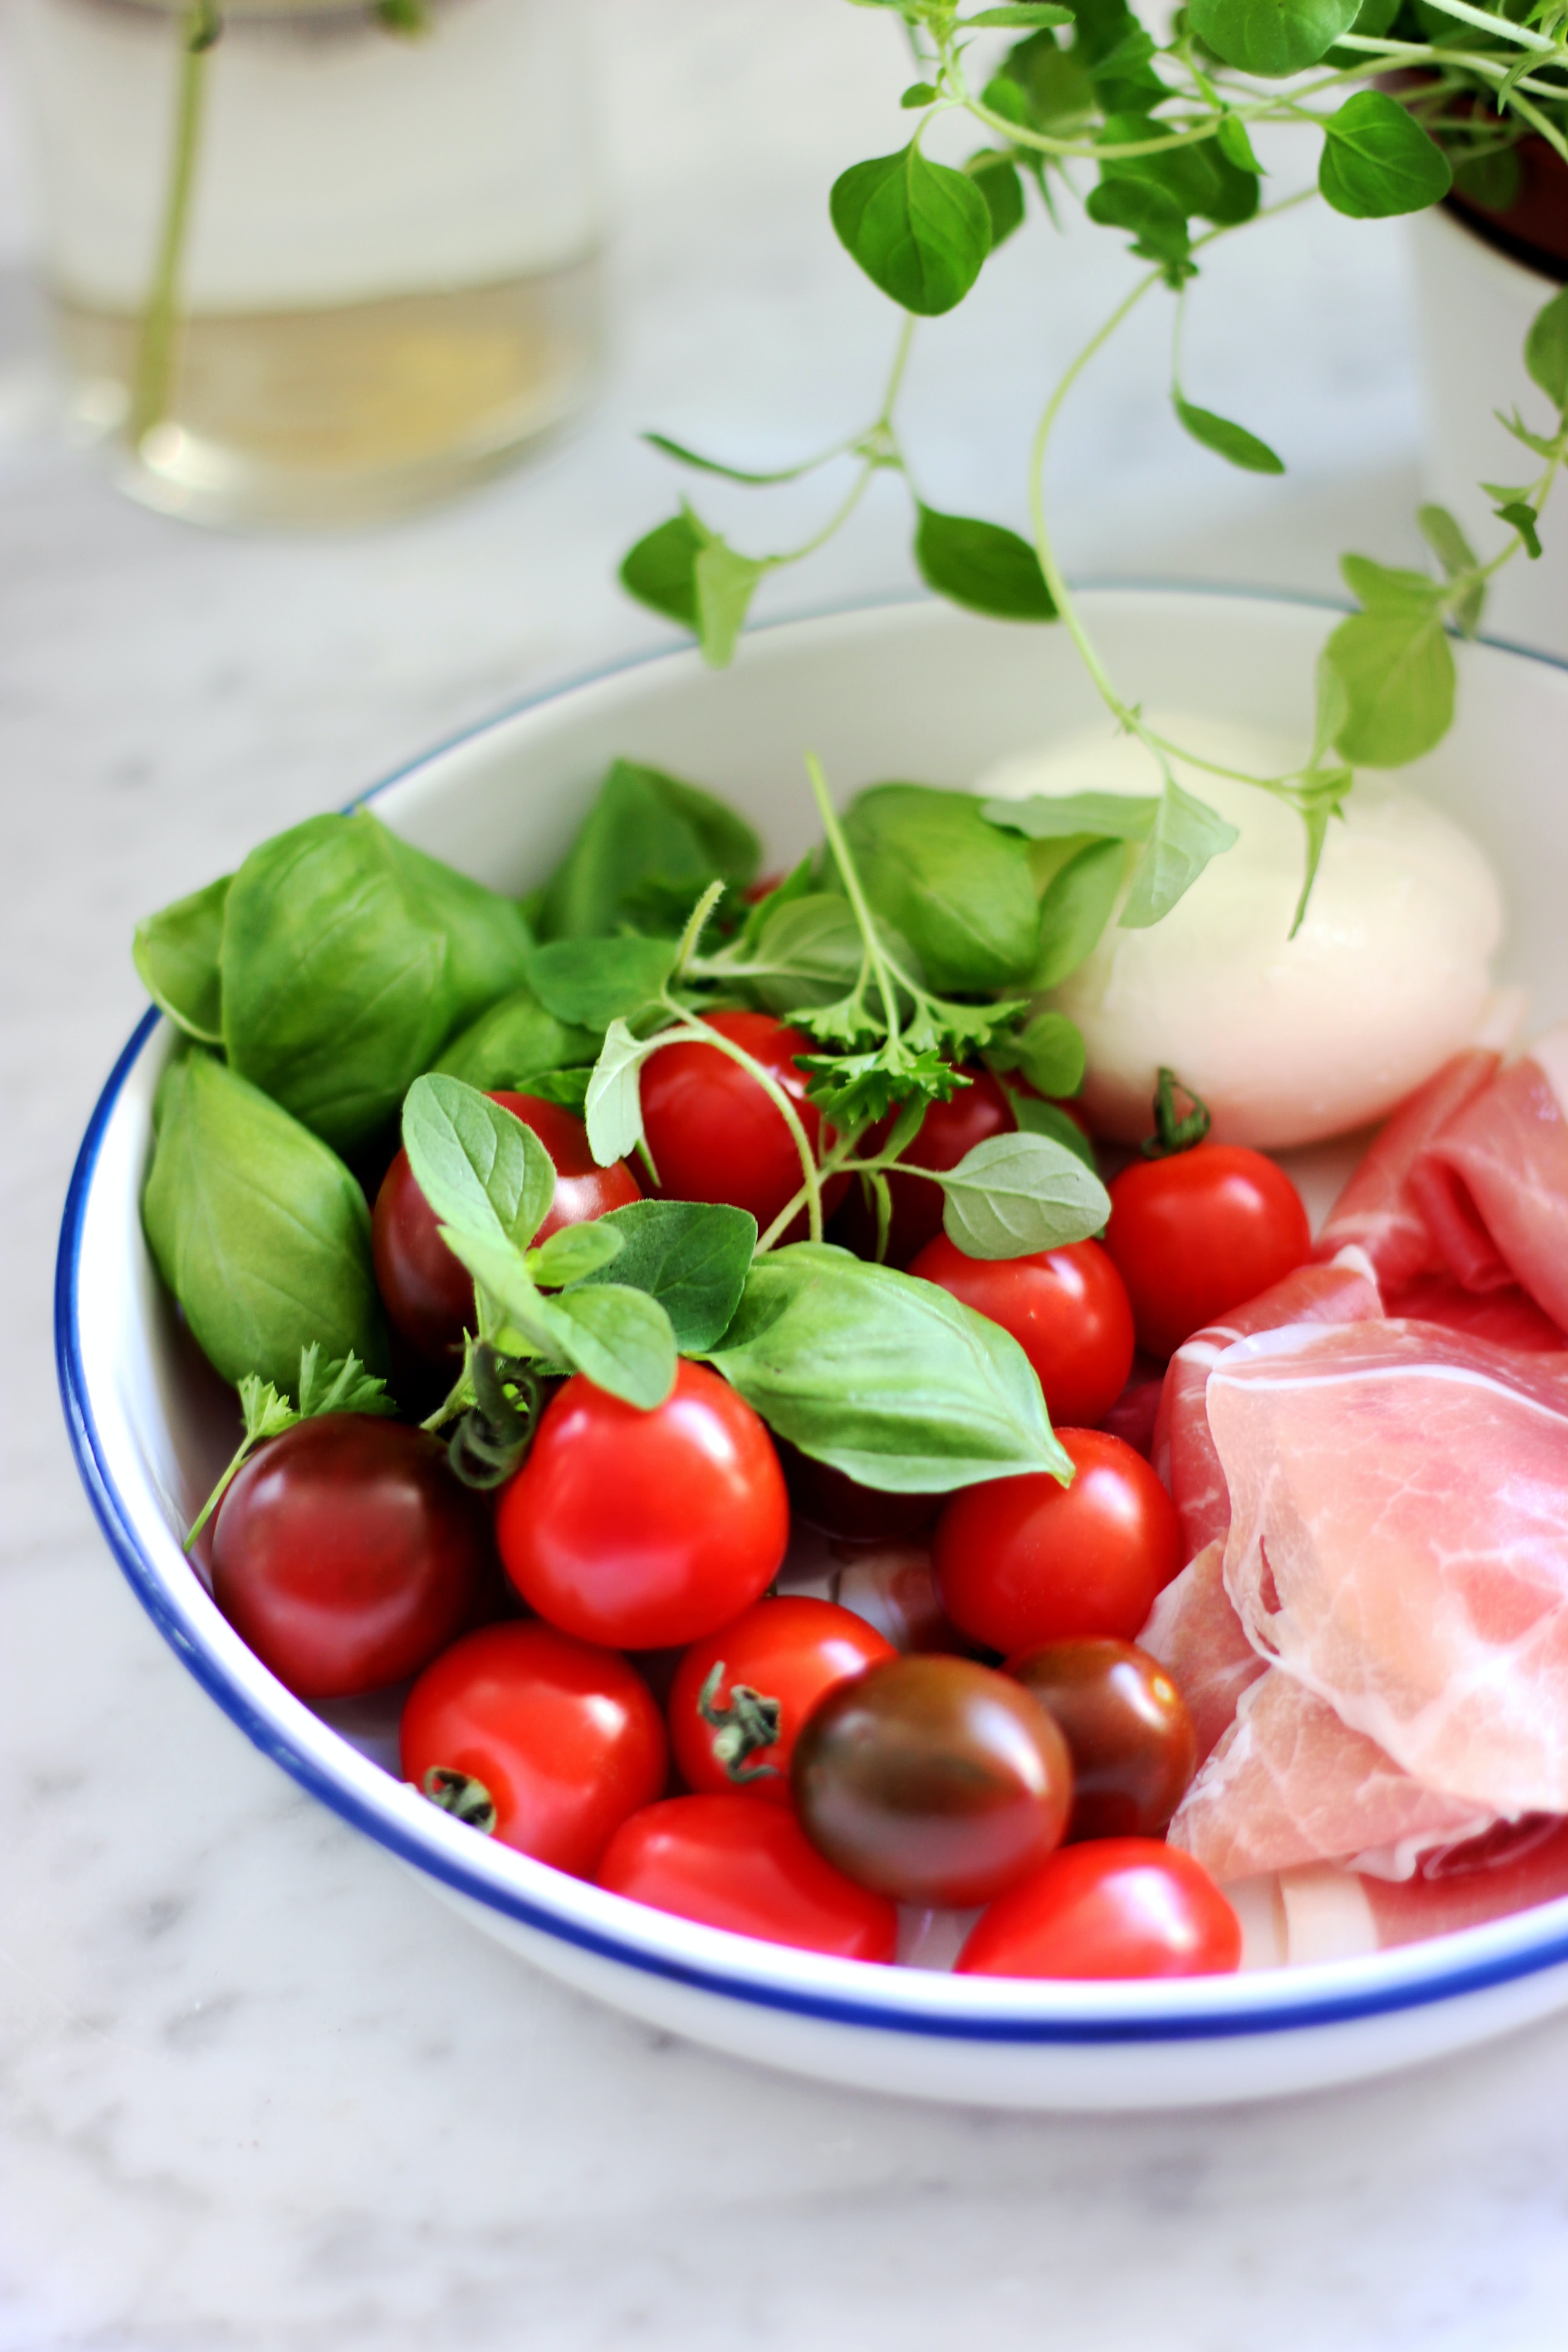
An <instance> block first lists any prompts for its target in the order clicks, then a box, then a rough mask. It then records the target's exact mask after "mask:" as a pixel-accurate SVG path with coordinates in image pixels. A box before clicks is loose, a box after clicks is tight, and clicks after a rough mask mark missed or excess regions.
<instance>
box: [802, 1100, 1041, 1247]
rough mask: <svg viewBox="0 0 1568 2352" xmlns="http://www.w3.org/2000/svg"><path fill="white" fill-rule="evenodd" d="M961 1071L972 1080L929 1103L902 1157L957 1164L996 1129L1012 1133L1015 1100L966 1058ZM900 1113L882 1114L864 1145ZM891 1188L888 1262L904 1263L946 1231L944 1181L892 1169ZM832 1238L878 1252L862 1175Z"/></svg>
mask: <svg viewBox="0 0 1568 2352" xmlns="http://www.w3.org/2000/svg"><path fill="white" fill-rule="evenodd" d="M962 1075H963V1076H964V1077H966V1078H967V1079H968V1080H969V1082H970V1083H969V1084H968V1086H966V1087H959V1089H958V1091H957V1092H956V1094H954V1095H952V1097H950V1098H949V1100H948V1101H946V1102H939V1103H932V1104H931V1108H929V1110H928V1111H927V1112H926V1115H925V1117H924V1118H923V1119H922V1120H921V1131H920V1133H919V1134H918V1135H917V1136H916V1138H915V1139H914V1141H913V1142H912V1143H911V1144H910V1146H909V1147H908V1149H907V1150H904V1151H902V1152H900V1155H899V1156H900V1159H902V1160H913V1161H914V1163H915V1165H916V1167H917V1168H956V1167H957V1165H958V1163H959V1161H960V1160H963V1158H964V1157H965V1156H966V1155H967V1154H968V1153H969V1152H971V1151H973V1149H974V1147H975V1145H976V1144H977V1143H984V1142H985V1141H986V1140H987V1139H989V1138H990V1137H991V1136H993V1135H1011V1133H1012V1132H1013V1129H1015V1128H1016V1125H1017V1123H1018V1122H1017V1120H1016V1118H1014V1116H1013V1106H1012V1104H1011V1103H1010V1102H1009V1101H1008V1100H1007V1097H1006V1096H1005V1093H1004V1092H1003V1090H1002V1088H1001V1087H999V1086H998V1085H997V1083H996V1080H995V1079H994V1077H993V1076H992V1075H991V1073H990V1071H989V1070H984V1069H982V1068H980V1067H979V1066H978V1065H968V1064H966V1065H965V1066H964V1068H963V1072H962ZM898 1116H899V1114H898V1112H897V1111H896V1110H895V1111H892V1112H890V1113H889V1116H888V1117H887V1118H884V1119H881V1120H879V1122H878V1124H877V1125H876V1126H875V1127H874V1128H872V1129H870V1131H869V1133H868V1136H867V1137H866V1139H865V1141H864V1143H863V1144H862V1145H861V1147H860V1148H861V1150H870V1149H872V1148H874V1147H877V1146H879V1145H881V1144H882V1143H885V1142H886V1140H887V1139H888V1137H889V1135H891V1133H892V1131H893V1128H894V1125H895V1123H896V1121H897V1119H898ZM888 1191H889V1194H890V1195H891V1198H892V1207H893V1215H892V1223H890V1225H889V1228H888V1248H887V1263H888V1264H889V1265H898V1266H906V1265H909V1263H910V1259H911V1258H912V1257H913V1256H914V1255H915V1254H916V1252H917V1251H918V1250H921V1249H923V1248H924V1247H925V1245H926V1244H927V1242H929V1241H930V1240H931V1237H932V1235H933V1234H939V1233H941V1231H942V1186H941V1185H940V1184H931V1183H929V1182H927V1181H925V1180H924V1179H923V1178H922V1177H920V1176H905V1175H901V1174H890V1175H889V1178H888ZM834 1239H835V1241H839V1242H842V1243H843V1244H844V1246H845V1248H846V1249H852V1250H854V1251H855V1252H856V1253H857V1254H858V1255H859V1256H861V1257H870V1256H872V1255H875V1252H876V1246H877V1219H876V1213H875V1212H874V1210H873V1209H872V1207H871V1205H870V1203H869V1202H868V1200H867V1198H866V1195H865V1192H863V1191H862V1189H861V1186H860V1184H859V1182H858V1181H857V1182H856V1184H855V1188H854V1190H853V1191H852V1192H850V1194H849V1196H848V1198H847V1200H846V1202H845V1203H844V1206H843V1208H842V1210H841V1211H840V1212H839V1216H838V1223H837V1229H836V1231H835V1233H834Z"/></svg>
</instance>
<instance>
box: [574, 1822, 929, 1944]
mask: <svg viewBox="0 0 1568 2352" xmlns="http://www.w3.org/2000/svg"><path fill="white" fill-rule="evenodd" d="M599 1884H600V1885H601V1886H605V1887H608V1889H609V1890H610V1892H611V1894H612V1895H630V1897H631V1899H632V1900H633V1902H634V1903H650V1904H652V1906H653V1907H654V1909H655V1910H656V1911H673V1912H674V1913H675V1914H676V1916H678V1917H679V1918H681V1919H700V1920H701V1921H702V1922H703V1924H704V1925H705V1926H707V1927H728V1928H729V1929H730V1931H731V1934H733V1935H737V1936H760V1937H763V1938H764V1940H765V1941H766V1942H768V1943H771V1944H793V1945H794V1946H795V1948H796V1949H797V1950H799V1951H805V1952H828V1953H831V1954H832V1955H833V1956H834V1957H835V1958H837V1959H841V1960H890V1959H891V1958H892V1957H893V1948H894V1945H895V1943H896V1941H897V1937H898V1927H899V1918H898V1913H897V1912H896V1911H895V1910H894V1908H893V1906H892V1905H891V1904H890V1903H889V1902H887V1901H886V1900H885V1899H884V1898H883V1897H882V1896H880V1895H874V1894H868V1892H867V1890H866V1888H865V1887H863V1886H857V1885H854V1884H853V1882H852V1881H851V1880H849V1879H847V1878H846V1877H845V1876H844V1875H843V1874H842V1873H841V1872H839V1871H837V1870H835V1869H834V1868H833V1867H832V1865H831V1864H828V1863H826V1862H824V1860H823V1858H822V1856H821V1855H820V1854H819V1853H817V1852H816V1848H815V1847H814V1846H813V1845H811V1844H810V1843H809V1842H808V1840H807V1839H806V1838H805V1836H804V1835H803V1834H802V1832H801V1828H800V1824H799V1822H797V1821H796V1820H795V1816H794V1814H793V1813H790V1812H786V1811H785V1810H784V1807H783V1806H782V1805H765V1804H763V1802H762V1801H760V1800H759V1799H758V1798H756V1797H749V1796H746V1795H744V1794H742V1793H740V1792H737V1793H736V1794H734V1795H732V1796H722V1797H669V1798H667V1799H666V1801H665V1802H664V1803H663V1804H662V1805H649V1806H647V1807H646V1808H645V1810H644V1811H642V1812H640V1813H634V1814H633V1815H632V1817H631V1819H630V1820H629V1821H626V1822H622V1824H621V1826H620V1828H619V1829H618V1830H617V1831H616V1834H615V1836H614V1837H613V1838H612V1839H611V1840H610V1843H609V1847H608V1850H607V1851H606V1853H605V1859H604V1861H603V1862H602V1863H601V1864H600V1865H599Z"/></svg>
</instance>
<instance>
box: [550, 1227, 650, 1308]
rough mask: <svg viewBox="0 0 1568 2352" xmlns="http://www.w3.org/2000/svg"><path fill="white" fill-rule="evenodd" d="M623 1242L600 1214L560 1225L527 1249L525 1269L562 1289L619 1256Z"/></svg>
mask: <svg viewBox="0 0 1568 2352" xmlns="http://www.w3.org/2000/svg"><path fill="white" fill-rule="evenodd" d="M623 1246H624V1244H623V1243H622V1240H621V1236H620V1234H618V1233H616V1232H615V1231H614V1229H613V1228H612V1227H611V1226H609V1225H607V1224H606V1223H605V1220H604V1219H603V1217H598V1218H595V1219H594V1220H593V1221H592V1223H588V1224H584V1225H563V1226H561V1227H560V1229H559V1231H557V1232H555V1233H553V1234H551V1236H550V1239H549V1240H548V1241H547V1242H542V1243H541V1244H540V1245H539V1247H538V1248H537V1249H536V1250H532V1251H531V1252H530V1254H529V1268H528V1270H529V1272H530V1274H531V1276H533V1279H534V1281H535V1282H537V1283H539V1284H541V1285H542V1286H544V1287H547V1288H549V1289H551V1290H564V1288H565V1287H566V1285H567V1284H568V1283H569V1282H585V1281H586V1280H587V1279H588V1277H589V1276H590V1275H594V1274H597V1273H598V1272H599V1271H600V1269H601V1268H602V1267H604V1266H607V1265H609V1263H610V1261H611V1259H612V1258H617V1257H619V1256H620V1255H621V1250H622V1247H623ZM616 1278H617V1280H618V1279H619V1277H618V1276H617V1277H616ZM637 1287H638V1288H641V1285H640V1284H639V1285H637Z"/></svg>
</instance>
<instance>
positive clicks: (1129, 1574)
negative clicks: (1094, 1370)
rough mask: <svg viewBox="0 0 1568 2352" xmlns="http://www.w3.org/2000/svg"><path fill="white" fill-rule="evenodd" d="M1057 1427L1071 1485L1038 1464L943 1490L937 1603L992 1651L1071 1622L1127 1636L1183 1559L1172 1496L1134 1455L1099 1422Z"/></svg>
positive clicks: (1066, 1633) (1023, 1644)
mask: <svg viewBox="0 0 1568 2352" xmlns="http://www.w3.org/2000/svg"><path fill="white" fill-rule="evenodd" d="M1057 1435H1058V1437H1059V1438H1060V1440H1061V1442H1062V1444H1063V1446H1064V1448H1065V1449H1066V1451H1067V1453H1068V1454H1069V1455H1070V1456H1071V1458H1072V1461H1073V1464H1074V1465H1075V1470H1076V1475H1075V1476H1074V1478H1073V1482H1072V1485H1071V1486H1060V1485H1058V1481H1057V1480H1056V1479H1055V1478H1053V1477H1052V1476H1051V1475H1050V1474H1049V1472H1048V1471H1039V1472H1031V1473H1030V1474H1029V1475H1027V1476H1026V1477H1022V1478H996V1479H993V1480H991V1481H990V1482H989V1483H988V1484H987V1485H985V1486H966V1487H965V1488H964V1489H963V1492H962V1493H960V1494H957V1495H954V1496H953V1497H952V1501H951V1502H950V1503H948V1505H947V1506H946V1507H945V1508H944V1510H943V1512H942V1517H941V1518H940V1519H938V1521H937V1523H936V1533H935V1535H934V1536H933V1537H932V1538H931V1561H932V1565H933V1567H934V1569H935V1571H936V1589H937V1593H938V1595H939V1597H940V1599H941V1601H942V1607H943V1608H944V1609H945V1610H946V1612H947V1613H948V1615H949V1616H950V1617H951V1618H952V1622H953V1623H954V1624H955V1625H956V1626H958V1627H959V1628H960V1630H961V1631H962V1632H963V1633H967V1634H968V1635H969V1636H970V1638H971V1640H972V1641H975V1642H984V1643H985V1644H986V1646H987V1647H988V1648H990V1649H993V1650H1004V1651H1013V1650H1023V1649H1032V1648H1034V1647H1035V1645H1036V1644H1037V1643H1041V1642H1061V1641H1066V1640H1067V1639H1068V1638H1069V1637H1070V1636H1072V1635H1074V1634H1079V1633H1109V1634H1113V1635H1115V1636H1117V1637H1118V1638H1119V1639H1121V1641H1125V1642H1130V1641H1131V1639H1132V1637H1133V1635H1134V1634H1135V1633H1138V1632H1139V1631H1140V1630H1141V1629H1142V1625H1143V1624H1144V1622H1145V1621H1146V1620H1147V1618H1148V1615H1149V1612H1150V1610H1151V1609H1152V1607H1153V1605H1154V1596H1155V1594H1156V1593H1157V1592H1159V1591H1162V1590H1163V1587H1164V1586H1166V1585H1167V1584H1169V1582H1170V1581H1171V1579H1172V1578H1173V1576H1174V1575H1175V1573H1176V1571H1177V1570H1178V1569H1179V1568H1180V1567H1181V1564H1182V1557H1181V1554H1182V1538H1181V1529H1180V1527H1179V1525H1178V1523H1177V1519H1176V1512H1175V1506H1174V1505H1173V1502H1172V1501H1171V1498H1170V1496H1169V1495H1167V1494H1166V1492H1165V1489H1164V1488H1163V1486H1162V1485H1161V1484H1160V1481H1159V1479H1158V1478H1157V1477H1156V1475H1154V1472H1153V1471H1152V1469H1151V1468H1150V1466H1149V1465H1148V1463H1147V1462H1145V1461H1144V1459H1143V1457H1142V1454H1135V1453H1134V1452H1133V1450H1132V1448H1131V1445H1126V1444H1123V1443H1122V1441H1121V1438H1120V1437H1112V1436H1110V1434H1109V1433H1107V1432H1105V1431H1104V1430H1098V1429H1058V1432H1057Z"/></svg>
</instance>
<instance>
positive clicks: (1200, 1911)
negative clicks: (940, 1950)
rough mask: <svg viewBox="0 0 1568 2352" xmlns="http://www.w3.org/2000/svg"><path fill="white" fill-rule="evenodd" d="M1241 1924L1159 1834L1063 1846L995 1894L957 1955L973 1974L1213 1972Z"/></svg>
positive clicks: (1225, 1961) (1221, 1966) (1187, 1858)
mask: <svg viewBox="0 0 1568 2352" xmlns="http://www.w3.org/2000/svg"><path fill="white" fill-rule="evenodd" d="M1240 1962H1241V1923H1240V1921H1239V1920H1238V1919H1237V1916H1236V1914H1235V1912H1234V1911H1233V1910H1232V1909H1231V1907H1230V1905H1229V1904H1228V1903H1227V1902H1226V1899H1225V1896H1224V1895H1222V1894H1221V1893H1220V1891H1219V1888H1218V1887H1217V1886H1216V1885H1215V1883H1214V1881H1213V1879H1212V1878H1211V1877H1210V1876H1209V1874H1208V1873H1207V1871H1206V1870H1205V1869H1204V1868H1203V1867H1202V1865H1201V1864H1198V1863H1195V1862H1194V1860H1193V1858H1192V1855H1191V1854H1190V1853H1183V1852H1182V1851H1181V1849H1180V1848H1179V1847H1177V1846H1168V1845H1162V1844H1161V1843H1160V1842H1159V1840H1158V1839H1157V1838H1136V1837H1130V1838H1101V1839H1100V1840H1099V1842H1098V1843H1095V1844H1092V1845H1069V1846H1064V1847H1063V1849H1062V1851H1061V1852H1060V1853H1054V1854H1053V1855H1052V1856H1051V1858H1050V1860H1049V1861H1048V1862H1047V1863H1046V1864H1045V1865H1044V1866H1043V1868H1041V1869H1040V1870H1037V1872H1036V1873H1035V1874H1034V1876H1033V1877H1031V1878H1026V1879H1025V1881H1024V1882H1023V1884H1022V1885H1019V1886H1015V1887H1013V1888H1011V1889H1010V1891H1009V1892H1008V1893H1007V1894H1005V1895H999V1896H998V1897H997V1899H996V1901H995V1902H994V1903H993V1904H992V1906H991V1907H990V1909H989V1910H988V1911H986V1912H984V1914H983V1916H981V1917H980V1918H979V1919H977V1920H976V1921H975V1923H974V1926H973V1928H972V1929H971V1931H970V1935H969V1940H968V1941H967V1943H966V1944H965V1945H964V1947H963V1950H962V1952H960V1954H959V1956H958V1961H957V1968H958V1972H959V1973H960V1975H963V1976H972V1977H1079V1978H1086V1977H1203V1976H1220V1975H1224V1974H1226V1972H1227V1971H1228V1970H1230V1969H1235V1968H1237V1967H1239V1966H1240Z"/></svg>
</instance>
